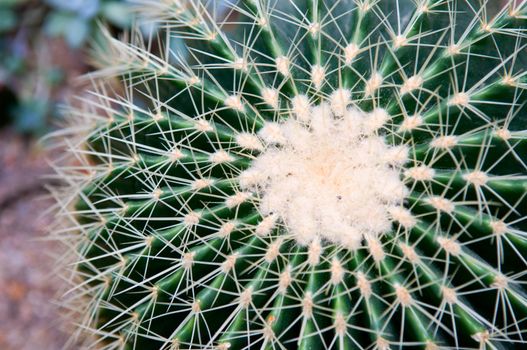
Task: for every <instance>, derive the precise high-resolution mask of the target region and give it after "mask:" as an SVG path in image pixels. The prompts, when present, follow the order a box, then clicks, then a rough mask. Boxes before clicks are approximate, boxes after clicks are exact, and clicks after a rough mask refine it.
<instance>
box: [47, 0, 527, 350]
mask: <svg viewBox="0 0 527 350" xmlns="http://www.w3.org/2000/svg"><path fill="white" fill-rule="evenodd" d="M138 2H139V3H140V4H139V6H140V7H139V8H140V9H141V12H142V13H143V15H145V16H146V17H148V19H149V20H152V21H155V22H157V23H158V24H160V28H162V29H163V31H162V32H161V34H159V35H158V36H157V37H156V38H150V39H147V40H145V38H143V37H142V36H141V34H140V32H138V33H135V35H132V36H131V38H132V39H131V40H130V41H129V42H125V41H122V40H117V39H111V38H110V39H109V40H108V45H109V46H105V47H99V55H98V63H99V64H100V66H101V69H100V70H99V71H98V72H96V73H94V74H93V79H94V81H99V80H100V78H104V79H105V80H108V79H109V78H118V79H119V81H120V83H121V86H122V91H123V92H122V93H120V94H118V93H117V92H115V90H116V89H115V88H113V87H112V88H109V87H108V85H105V83H104V82H100V83H98V85H96V88H95V89H94V90H93V96H94V98H90V99H86V101H85V102H86V106H85V107H84V108H80V109H73V108H72V109H71V112H70V116H71V119H72V120H73V123H74V125H72V126H71V128H69V129H67V130H66V131H63V132H61V135H63V134H65V133H66V134H69V136H68V137H67V138H66V139H65V140H66V145H67V149H68V151H69V152H68V153H69V155H70V156H72V157H74V159H75V162H74V163H71V162H69V163H67V164H68V165H63V166H60V167H57V169H58V172H59V174H60V176H61V177H62V178H63V179H65V180H66V182H67V184H66V186H65V187H63V188H59V189H56V192H55V195H56V197H57V198H59V202H58V203H59V207H60V217H61V220H60V222H61V225H63V226H62V227H61V228H60V229H56V230H55V235H57V236H58V237H59V239H60V240H61V241H63V242H66V243H67V246H68V250H67V251H68V252H70V254H69V255H72V256H73V259H74V264H73V265H72V266H74V268H73V275H72V277H70V280H71V281H73V282H74V286H73V287H72V289H71V291H70V292H69V293H68V294H67V301H68V303H67V305H69V308H70V310H71V312H72V313H75V314H77V315H78V316H77V319H76V322H77V323H78V324H80V325H81V326H80V327H79V333H84V332H86V331H87V332H88V333H91V334H92V335H94V337H90V338H88V339H89V340H88V344H87V347H88V348H90V349H92V348H99V347H100V348H102V349H140V350H144V349H173V350H175V349H379V350H386V349H403V348H404V349H407V348H408V349H411V348H417V349H427V350H432V349H447V348H451V349H468V348H472V349H512V348H522V347H525V346H526V345H525V344H527V340H526V336H527V331H526V329H527V322H526V320H527V293H526V287H525V284H526V283H527V279H526V277H525V270H526V267H527V261H526V258H525V256H527V220H526V214H527V199H526V197H527V196H526V193H527V131H526V130H524V129H525V125H526V123H527V119H526V118H525V108H524V105H525V102H526V99H525V91H524V89H525V87H526V86H527V85H526V77H525V72H524V68H525V66H526V64H527V61H526V58H527V57H526V55H525V49H524V47H525V37H526V24H527V22H526V18H527V17H526V16H527V6H526V5H525V3H523V2H520V3H514V2H510V3H509V4H508V5H507V6H505V7H504V8H503V9H502V10H500V11H498V12H497V13H495V14H493V13H491V12H492V11H491V9H490V7H489V6H488V5H487V3H488V2H487V1H485V0H479V1H476V0H457V1H456V0H399V1H392V0H371V1H370V0H341V1H330V0H288V1H282V0H280V1H276V0H240V1H237V2H233V3H229V5H224V4H223V3H221V4H220V2H219V1H216V2H215V1H200V0H186V1H149V0H141V1H138ZM219 5H221V6H219ZM173 38H179V39H183V40H184V42H185V47H174V46H173V44H172V43H173V41H172V39H173ZM145 41H146V43H145ZM72 164H73V165H72ZM64 218H66V219H64ZM69 255H68V254H65V256H64V260H65V261H71V260H70V259H69Z"/></svg>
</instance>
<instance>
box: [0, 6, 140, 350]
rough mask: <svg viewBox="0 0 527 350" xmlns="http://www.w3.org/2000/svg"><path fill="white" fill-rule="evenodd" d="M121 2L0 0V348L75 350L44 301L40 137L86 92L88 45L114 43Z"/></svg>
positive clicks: (49, 265) (53, 282) (49, 261)
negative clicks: (103, 40) (108, 39)
mask: <svg viewBox="0 0 527 350" xmlns="http://www.w3.org/2000/svg"><path fill="white" fill-rule="evenodd" d="M131 22H132V11H131V4H130V2H128V1H126V0H0V349H2V350H14V349H17V350H26V349H40V350H59V349H63V348H64V349H76V348H77V347H75V344H69V343H68V342H67V341H68V330H67V328H66V327H65V322H64V321H63V319H62V318H61V312H60V310H59V309H58V308H57V307H56V305H55V304H54V303H53V302H52V301H53V300H54V299H55V298H56V297H57V294H58V293H59V292H60V291H62V290H63V286H64V282H62V281H61V280H60V278H59V277H58V274H56V273H55V271H54V269H55V268H56V267H55V266H54V264H53V254H57V253H58V251H57V250H58V248H59V247H58V246H57V245H56V244H54V243H53V242H50V241H48V240H46V227H47V226H48V225H49V224H50V221H51V220H52V219H51V217H50V215H46V214H47V213H46V210H47V209H48V208H50V207H51V206H52V205H53V201H52V199H51V198H49V196H48V195H47V192H46V187H45V186H46V180H44V177H45V176H46V175H48V174H50V173H51V170H50V166H49V164H48V159H49V158H52V156H53V155H51V154H48V152H47V151H46V147H45V146H43V142H41V138H42V136H43V135H45V134H46V133H48V132H50V131H51V130H53V129H54V128H57V127H58V126H59V125H60V124H61V120H62V118H63V117H62V116H61V113H60V110H61V108H60V106H61V105H62V104H64V103H75V102H74V99H73V96H75V95H79V94H82V91H83V90H84V89H85V88H86V86H85V85H84V84H83V83H81V82H80V81H79V79H78V77H79V76H81V75H82V74H85V73H87V72H89V71H91V70H93V69H94V68H93V67H91V66H90V50H89V47H90V46H92V45H93V44H94V42H97V40H99V39H100V37H101V25H106V26H109V27H110V31H111V33H112V34H113V35H119V34H120V32H122V31H123V30H126V29H127V28H128V27H129V26H130V24H131Z"/></svg>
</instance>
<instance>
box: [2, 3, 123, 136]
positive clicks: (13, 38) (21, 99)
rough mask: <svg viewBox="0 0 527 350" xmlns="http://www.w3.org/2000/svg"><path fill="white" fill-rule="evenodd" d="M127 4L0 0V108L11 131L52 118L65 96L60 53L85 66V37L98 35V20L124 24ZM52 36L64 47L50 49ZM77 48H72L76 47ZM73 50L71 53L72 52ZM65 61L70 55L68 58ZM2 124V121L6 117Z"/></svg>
mask: <svg viewBox="0 0 527 350" xmlns="http://www.w3.org/2000/svg"><path fill="white" fill-rule="evenodd" d="M131 18H132V16H131V8H130V4H129V3H128V2H126V1H92V0H90V1H77V0H73V1H71V0H70V1H58V0H54V1H44V2H42V1H33V0H7V1H2V2H0V19H1V20H0V94H1V95H2V98H0V100H2V103H1V105H0V110H1V111H2V115H3V117H4V118H6V117H8V119H9V122H10V123H12V124H13V125H14V126H15V128H16V130H18V131H20V132H23V133H29V134H40V133H43V132H45V131H46V130H47V128H48V126H49V123H50V121H51V120H52V119H54V118H56V117H58V115H59V112H58V110H57V105H58V104H59V103H63V102H64V101H63V96H64V95H67V94H68V92H67V91H65V89H64V87H63V86H61V84H64V83H65V81H66V80H65V78H66V75H67V74H70V72H69V71H64V70H67V69H68V68H67V66H68V65H71V63H70V62H66V58H65V57H63V56H64V55H65V54H67V55H66V56H67V57H73V56H74V55H77V56H78V57H79V59H80V60H81V61H83V62H77V66H78V69H80V70H81V71H83V70H86V69H87V68H88V67H87V59H86V58H84V52H85V51H86V44H87V42H88V40H95V38H96V37H97V36H100V33H99V27H98V24H97V23H98V22H108V23H109V24H111V25H113V26H115V27H116V28H118V29H125V28H128V27H129V25H130V22H131ZM52 38H62V39H64V41H65V42H66V43H67V45H68V46H67V47H66V48H64V49H62V50H63V51H68V50H69V52H64V53H63V54H62V56H61V55H59V54H56V53H54V52H52V51H53V50H55V49H56V47H57V45H54V47H55V48H51V46H52V45H51V39H52ZM76 50H78V51H76ZM75 52H77V53H75ZM70 59H71V58H70ZM6 122H7V121H6Z"/></svg>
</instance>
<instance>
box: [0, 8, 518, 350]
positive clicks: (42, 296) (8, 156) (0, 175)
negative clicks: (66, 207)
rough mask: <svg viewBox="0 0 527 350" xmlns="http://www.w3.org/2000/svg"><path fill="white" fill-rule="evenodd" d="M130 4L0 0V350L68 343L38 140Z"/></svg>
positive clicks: (125, 22)
mask: <svg viewBox="0 0 527 350" xmlns="http://www.w3.org/2000/svg"><path fill="white" fill-rule="evenodd" d="M132 1H133V0H0V350H15V349H16V350H26V349H28V350H29V349H32V350H33V349H39V350H59V349H78V347H77V346H76V345H75V344H71V343H69V342H68V334H69V332H68V327H67V322H65V321H64V320H63V318H62V317H61V310H60V309H59V308H58V307H57V306H56V304H55V303H54V302H53V300H55V299H56V298H57V297H58V295H59V293H60V292H61V291H63V289H64V285H65V283H64V282H63V281H61V280H60V277H59V274H57V273H56V271H55V269H56V266H55V265H54V259H53V255H54V254H60V251H59V248H60V247H59V246H58V245H57V244H56V243H54V242H52V241H49V240H48V239H47V236H46V227H47V226H48V225H49V224H50V222H51V220H52V217H51V215H49V213H48V212H47V210H49V208H50V207H52V205H53V200H52V199H51V198H49V195H48V192H47V191H46V185H48V184H49V180H46V175H49V174H51V173H52V170H51V168H50V165H49V164H48V160H49V159H50V158H53V154H50V151H47V150H46V147H45V146H43V142H41V139H42V137H43V135H46V134H47V133H49V132H50V131H52V130H53V129H56V128H58V127H60V125H61V123H62V121H63V120H64V118H67V116H63V115H61V112H60V111H61V108H60V106H61V105H63V104H65V103H73V104H74V103H75V99H74V98H73V97H74V96H78V95H82V93H83V91H84V90H85V89H86V88H87V84H86V81H84V83H83V82H82V80H80V79H79V77H80V76H81V75H83V74H86V73H88V72H90V71H92V70H93V69H94V67H93V66H91V65H90V62H91V59H90V49H89V48H90V47H92V46H93V45H94V44H96V43H97V42H98V41H99V40H101V37H102V30H101V28H102V26H107V27H109V28H110V33H111V34H112V35H115V36H118V35H119V34H121V33H122V32H124V31H126V30H127V29H128V28H129V27H130V25H131V23H132V21H133V11H132V4H131V2H132ZM181 1H184V0H181ZM213 1H218V2H219V1H223V0H213ZM280 1H281V0H280ZM408 1H410V0H408ZM473 1H476V2H477V0H473ZM480 1H481V2H484V0H480ZM516 1H524V0H516ZM507 2H508V0H489V1H488V4H489V7H491V8H492V9H491V10H492V12H494V11H496V10H497V9H498V8H500V7H501V6H503V5H505V4H506V3H507ZM150 30H151V29H150Z"/></svg>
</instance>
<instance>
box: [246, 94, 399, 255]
mask: <svg viewBox="0 0 527 350" xmlns="http://www.w3.org/2000/svg"><path fill="white" fill-rule="evenodd" d="M336 115H342V116H338V117H337V116H336ZM379 115H381V116H383V118H388V116H387V114H386V113H385V112H384V111H383V110H375V111H373V112H371V113H365V112H362V111H359V110H356V109H351V108H349V109H345V111H344V112H343V113H342V110H341V109H340V108H339V111H335V110H334V108H332V106H331V105H329V104H322V105H320V106H317V107H314V108H310V109H309V114H308V115H306V114H303V115H302V117H301V118H298V117H297V118H290V119H289V120H287V121H285V122H282V123H277V122H275V123H268V124H267V125H265V126H264V127H263V128H262V130H261V131H260V133H259V135H260V137H261V138H262V139H263V140H264V141H265V142H266V146H265V150H264V152H262V153H261V154H260V155H259V156H258V157H257V158H256V159H255V160H254V161H253V163H252V166H251V167H250V168H249V169H248V170H247V171H245V172H244V173H242V175H241V177H240V178H241V179H243V181H240V183H241V186H242V188H243V189H244V190H250V191H253V192H255V193H257V194H258V195H259V197H260V211H261V213H262V215H263V216H265V217H273V218H275V219H278V220H279V221H280V222H281V223H282V224H283V225H285V227H286V229H287V230H288V232H289V233H291V234H292V235H293V236H294V238H295V239H296V240H297V241H298V242H299V243H300V244H309V243H312V242H314V241H315V242H316V241H318V240H320V239H325V240H327V241H330V242H333V243H337V244H341V245H344V246H346V247H348V248H350V249H356V248H357V247H359V246H360V245H361V242H362V240H363V239H364V238H366V239H374V238H376V237H378V236H379V234H381V233H383V232H386V231H388V230H389V229H390V227H391V224H392V220H393V215H390V210H392V209H393V207H394V206H397V205H401V204H402V202H403V200H404V198H405V196H406V195H407V193H408V190H407V188H406V187H405V186H404V184H403V182H402V181H401V176H400V173H401V168H402V165H403V164H404V163H405V162H406V161H407V154H408V149H406V148H405V147H401V146H389V145H387V144H386V142H385V139H384V137H383V136H382V135H381V134H380V133H379V129H380V128H382V127H383V123H378V121H379ZM306 117H308V118H306ZM373 125H375V127H372V126H373ZM249 175H250V179H251V181H248V180H247V178H249Z"/></svg>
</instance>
